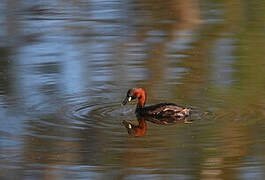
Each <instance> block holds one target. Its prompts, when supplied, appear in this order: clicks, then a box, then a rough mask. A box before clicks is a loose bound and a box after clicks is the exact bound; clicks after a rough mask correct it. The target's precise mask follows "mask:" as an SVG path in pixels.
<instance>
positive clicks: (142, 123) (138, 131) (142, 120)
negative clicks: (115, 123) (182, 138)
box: [122, 116, 191, 137]
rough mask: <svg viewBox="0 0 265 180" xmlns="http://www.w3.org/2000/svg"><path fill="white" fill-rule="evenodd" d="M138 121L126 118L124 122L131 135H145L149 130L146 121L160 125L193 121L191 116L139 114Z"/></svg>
mask: <svg viewBox="0 0 265 180" xmlns="http://www.w3.org/2000/svg"><path fill="white" fill-rule="evenodd" d="M137 121H138V123H136V122H132V121H127V120H124V121H123V122H122V124H123V125H124V127H125V128H126V129H127V132H128V134H129V135H131V136H134V137H139V136H143V135H145V133H146V130H147V123H146V121H149V122H152V123H155V124H159V125H173V124H178V123H191V120H190V117H183V118H177V117H171V118H159V119H158V118H154V117H150V116H137Z"/></svg>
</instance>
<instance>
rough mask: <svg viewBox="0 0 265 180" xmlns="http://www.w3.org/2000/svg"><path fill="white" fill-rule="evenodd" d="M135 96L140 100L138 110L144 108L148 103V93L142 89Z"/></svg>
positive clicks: (136, 91)
mask: <svg viewBox="0 0 265 180" xmlns="http://www.w3.org/2000/svg"><path fill="white" fill-rule="evenodd" d="M134 95H135V96H136V97H137V98H138V104H137V108H142V107H144V105H145V102H146V92H145V91H144V90H143V89H142V88H137V89H135V91H134Z"/></svg>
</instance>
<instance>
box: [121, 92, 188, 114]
mask: <svg viewBox="0 0 265 180" xmlns="http://www.w3.org/2000/svg"><path fill="white" fill-rule="evenodd" d="M136 98H138V104H137V106H136V110H135V113H136V114H137V115H140V116H152V117H155V118H167V117H168V118H172V117H175V118H184V117H187V116H189V114H190V109H189V108H184V107H181V106H178V105H176V104H173V103H161V104H156V105H152V106H147V107H145V106H144V105H145V102H146V92H145V91H144V90H143V89H142V88H132V89H129V90H128V92H127V96H126V97H125V99H124V100H123V102H122V104H123V105H125V104H126V103H127V102H130V101H132V100H133V99H136Z"/></svg>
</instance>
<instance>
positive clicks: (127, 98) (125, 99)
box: [122, 96, 132, 105]
mask: <svg viewBox="0 0 265 180" xmlns="http://www.w3.org/2000/svg"><path fill="white" fill-rule="evenodd" d="M131 100H132V97H131V96H126V97H125V98H124V100H123V101H122V105H125V104H127V103H128V102H130V101H131Z"/></svg>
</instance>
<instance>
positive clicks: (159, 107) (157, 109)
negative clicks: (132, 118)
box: [138, 103, 189, 117]
mask: <svg viewBox="0 0 265 180" xmlns="http://www.w3.org/2000/svg"><path fill="white" fill-rule="evenodd" d="M185 110H188V109H186V108H184V107H181V106H178V105H176V104H173V103H161V104H156V105H153V106H147V107H144V108H142V109H141V110H139V112H138V113H139V114H142V115H150V116H156V117H170V116H186V115H187V114H186V111H185ZM188 111H189V110H188Z"/></svg>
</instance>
